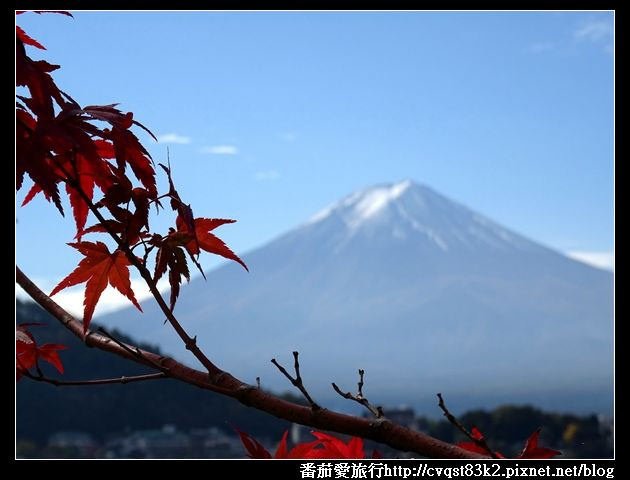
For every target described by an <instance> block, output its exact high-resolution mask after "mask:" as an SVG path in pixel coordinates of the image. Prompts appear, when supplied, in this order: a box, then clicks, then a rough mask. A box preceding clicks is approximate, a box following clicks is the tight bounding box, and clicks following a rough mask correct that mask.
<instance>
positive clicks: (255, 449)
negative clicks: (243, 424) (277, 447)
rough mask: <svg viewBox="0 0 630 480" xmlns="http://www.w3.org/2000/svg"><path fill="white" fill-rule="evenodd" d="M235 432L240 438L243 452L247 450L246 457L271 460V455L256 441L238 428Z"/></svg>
mask: <svg viewBox="0 0 630 480" xmlns="http://www.w3.org/2000/svg"><path fill="white" fill-rule="evenodd" d="M235 430H236V432H237V433H238V435H239V437H241V442H243V446H244V447H245V450H247V456H248V457H249V458H271V454H270V453H269V452H268V451H267V449H266V448H265V447H263V446H262V445H261V444H260V442H259V441H258V440H256V439H255V438H254V437H251V436H250V435H249V434H247V433H245V432H243V431H241V430H239V429H238V428H237V429H235ZM285 436H286V432H285ZM283 438H284V437H283ZM285 442H286V440H285Z"/></svg>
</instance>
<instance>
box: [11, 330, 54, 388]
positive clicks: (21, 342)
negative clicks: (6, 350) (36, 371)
mask: <svg viewBox="0 0 630 480" xmlns="http://www.w3.org/2000/svg"><path fill="white" fill-rule="evenodd" d="M29 325H39V324H34V323H31V324H28V323H23V324H21V325H16V327H15V375H16V380H19V379H20V378H21V377H22V374H23V372H25V371H28V370H30V369H31V368H33V367H34V366H36V365H37V361H38V359H40V358H41V359H42V360H44V361H46V362H48V363H50V364H52V365H53V366H54V367H55V368H56V369H57V371H58V372H59V373H63V364H62V363H61V359H60V358H59V354H58V353H57V352H58V351H59V350H65V349H66V348H67V347H66V346H65V345H59V344H56V343H45V344H44V345H42V346H37V343H36V342H35V338H34V337H33V335H32V334H31V332H29V331H28V329H27V327H28V326H29Z"/></svg>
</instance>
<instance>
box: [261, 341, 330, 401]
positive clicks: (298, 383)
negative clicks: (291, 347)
mask: <svg viewBox="0 0 630 480" xmlns="http://www.w3.org/2000/svg"><path fill="white" fill-rule="evenodd" d="M299 355H300V354H299V352H293V358H294V359H295V362H294V364H293V369H294V370H295V378H293V377H292V376H291V375H289V372H287V370H286V369H285V368H284V367H283V366H282V365H280V364H279V363H278V362H277V361H276V359H275V358H272V359H271V363H273V364H274V365H275V366H276V367H278V370H280V372H281V373H282V375H284V376H285V377H287V378H288V379H289V381H290V382H291V383H292V384H293V386H294V387H295V388H297V389H298V390H299V391H300V392H302V395H304V398H306V401H307V402H308V403H309V405H310V406H311V408H312V409H313V410H321V408H322V407H320V406H319V405H318V404H317V403H315V400H313V399H312V398H311V396H310V395H309V393H308V391H307V390H306V388H305V387H304V382H302V377H301V375H300V361H299V360H298V357H299Z"/></svg>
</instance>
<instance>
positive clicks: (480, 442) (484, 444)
mask: <svg viewBox="0 0 630 480" xmlns="http://www.w3.org/2000/svg"><path fill="white" fill-rule="evenodd" d="M437 396H438V399H439V402H438V407H440V409H442V411H443V412H444V416H445V417H446V418H447V420H448V421H449V422H451V423H452V424H453V425H454V426H455V427H456V428H457V429H458V430H459V431H460V432H462V433H463V434H464V435H466V436H467V437H468V438H469V439H470V440H471V441H472V442H474V443H475V444H476V445H478V446H479V447H480V448H483V449H484V450H485V451H486V452H488V455H490V456H491V457H492V458H499V457H498V456H497V454H496V453H494V450H492V449H491V448H490V446H488V443H487V442H486V439H485V438H484V437H481V438H477V437H475V436H474V435H473V434H472V433H471V432H470V431H469V430H468V429H467V428H466V427H465V426H464V425H462V423H461V422H460V421H459V420H457V418H456V417H455V415H453V414H452V413H451V412H450V411H449V410H448V408H446V404H445V403H444V399H443V398H442V394H441V393H438V394H437Z"/></svg>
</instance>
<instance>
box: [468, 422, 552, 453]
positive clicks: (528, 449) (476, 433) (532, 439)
mask: <svg viewBox="0 0 630 480" xmlns="http://www.w3.org/2000/svg"><path fill="white" fill-rule="evenodd" d="M539 434H540V428H538V429H536V431H534V433H532V434H531V435H530V436H529V438H528V439H527V441H526V442H525V447H524V448H523V451H522V452H521V453H520V454H519V455H518V456H517V457H516V458H553V457H555V456H557V455H562V452H559V451H558V450H553V449H551V448H547V447H539V446H538V435H539ZM471 436H472V438H473V439H475V440H479V441H483V440H484V435H483V433H481V431H480V430H479V429H477V428H476V427H473V428H472V432H471ZM457 446H458V447H460V448H463V449H464V450H468V451H469V452H476V453H481V454H482V455H488V450H486V449H485V448H483V447H482V446H481V445H479V444H478V443H475V442H459V443H458V444H457ZM494 455H495V456H496V457H497V458H505V457H504V456H503V455H502V454H501V453H500V452H494Z"/></svg>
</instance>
